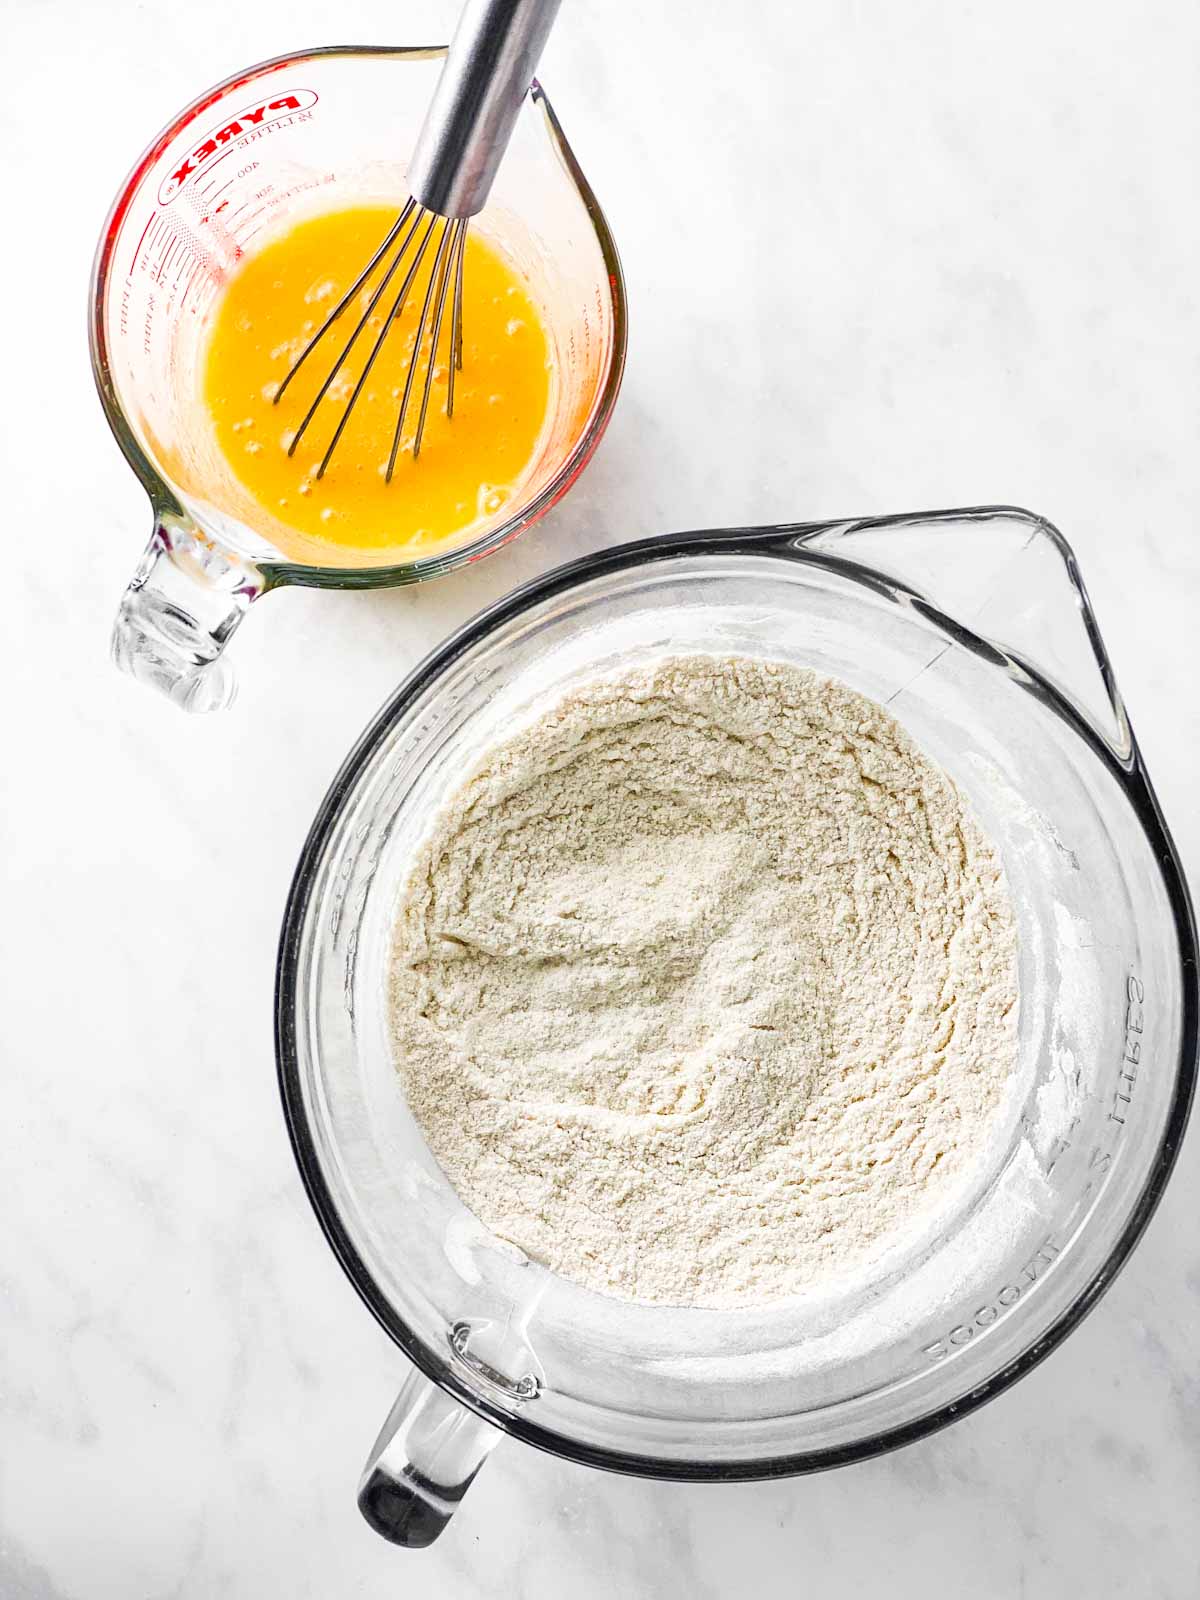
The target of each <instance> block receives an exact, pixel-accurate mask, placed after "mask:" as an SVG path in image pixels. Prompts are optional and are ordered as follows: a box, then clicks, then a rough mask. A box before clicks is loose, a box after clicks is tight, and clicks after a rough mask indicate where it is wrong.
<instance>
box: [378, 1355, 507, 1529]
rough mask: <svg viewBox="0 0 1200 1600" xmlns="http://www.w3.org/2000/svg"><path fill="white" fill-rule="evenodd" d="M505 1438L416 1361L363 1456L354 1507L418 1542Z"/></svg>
mask: <svg viewBox="0 0 1200 1600" xmlns="http://www.w3.org/2000/svg"><path fill="white" fill-rule="evenodd" d="M503 1437H504V1436H503V1434H502V1433H501V1432H500V1430H499V1428H495V1427H493V1426H492V1424H491V1423H490V1422H484V1421H483V1420H482V1419H481V1418H479V1417H477V1416H476V1415H475V1414H474V1412H472V1411H468V1410H467V1408H466V1407H465V1406H462V1405H460V1404H459V1403H458V1401H457V1400H452V1399H451V1398H450V1396H449V1395H447V1394H444V1393H443V1392H442V1390H441V1389H439V1388H437V1387H436V1385H434V1384H432V1383H430V1381H429V1379H428V1378H426V1377H425V1375H424V1374H423V1373H421V1372H418V1371H417V1369H416V1368H415V1367H414V1368H413V1370H412V1372H410V1373H409V1375H408V1377H407V1378H406V1379H405V1381H404V1385H403V1387H402V1388H401V1390H400V1393H399V1394H398V1395H397V1396H396V1403H395V1405H394V1406H393V1407H392V1409H391V1411H390V1412H389V1414H388V1419H387V1421H386V1422H385V1423H384V1425H383V1430H382V1432H381V1433H380V1435H379V1437H378V1439H376V1441H375V1445H374V1448H373V1449H372V1451H371V1454H370V1456H369V1457H368V1458H367V1465H366V1467H365V1469H364V1471H363V1475H362V1480H361V1482H360V1483H359V1486H358V1509H359V1510H360V1511H361V1512H362V1514H363V1516H364V1517H365V1518H366V1519H367V1521H368V1522H369V1523H370V1524H371V1526H372V1527H373V1528H374V1529H375V1532H376V1533H379V1534H382V1535H383V1537H384V1538H385V1539H390V1540H391V1542H392V1543H393V1544H399V1545H404V1546H406V1547H407V1548H408V1549H410V1550H421V1549H424V1547H425V1546H426V1545H430V1544H432V1543H433V1541H434V1540H435V1539H436V1538H437V1536H438V1534H439V1533H441V1531H442V1529H443V1528H444V1527H445V1526H446V1524H447V1522H449V1520H450V1518H451V1517H452V1516H453V1515H454V1513H455V1511H456V1510H457V1509H458V1503H459V1501H460V1500H461V1499H462V1497H463V1495H464V1494H466V1492H467V1490H468V1489H469V1488H470V1487H471V1482H472V1479H473V1478H474V1477H475V1474H476V1473H477V1472H478V1471H479V1469H480V1467H481V1466H482V1465H483V1463H484V1462H485V1461H486V1460H487V1458H488V1456H489V1455H490V1454H491V1452H492V1451H493V1450H494V1449H495V1447H496V1445H498V1444H499V1443H500V1440H501V1439H502V1438H503Z"/></svg>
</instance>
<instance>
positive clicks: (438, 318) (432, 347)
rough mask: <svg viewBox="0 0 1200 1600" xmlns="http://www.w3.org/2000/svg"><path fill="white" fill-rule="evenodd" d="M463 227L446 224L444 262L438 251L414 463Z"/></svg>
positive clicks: (422, 436) (452, 331)
mask: <svg viewBox="0 0 1200 1600" xmlns="http://www.w3.org/2000/svg"><path fill="white" fill-rule="evenodd" d="M465 227H466V223H465V222H452V223H450V224H448V233H449V248H448V249H447V250H446V252H445V257H446V259H445V261H444V262H442V261H441V259H440V252H439V265H440V266H441V277H440V278H439V279H438V287H437V298H436V301H435V309H434V313H433V332H432V333H431V334H430V337H429V364H428V365H427V366H426V368H425V387H424V389H423V390H422V392H421V412H420V415H419V416H418V417H417V433H416V438H415V439H414V440H413V460H414V461H417V460H419V459H420V456H421V440H422V439H423V438H424V437H425V414H426V412H427V411H428V410H429V395H430V392H431V390H432V389H433V384H434V379H435V378H436V376H437V366H436V363H437V351H438V340H439V339H440V338H441V336H442V318H443V316H444V315H445V312H446V291H447V290H448V288H449V287H450V273H451V271H452V270H453V267H454V257H455V255H456V253H457V250H458V236H459V234H460V233H461V232H462V230H463V229H464V228H465ZM453 349H454V314H453V305H452V306H451V317H450V350H451V356H453ZM448 365H449V367H450V369H451V370H453V366H454V363H453V359H451V360H450V362H449V363H448ZM450 414H451V413H450V396H449V392H447V396H446V415H447V416H449V415H450Z"/></svg>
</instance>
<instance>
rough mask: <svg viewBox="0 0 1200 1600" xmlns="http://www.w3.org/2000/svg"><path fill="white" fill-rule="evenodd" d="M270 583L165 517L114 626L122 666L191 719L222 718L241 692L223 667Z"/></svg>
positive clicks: (175, 518)
mask: <svg viewBox="0 0 1200 1600" xmlns="http://www.w3.org/2000/svg"><path fill="white" fill-rule="evenodd" d="M265 588H266V583H265V580H264V578H263V575H262V574H261V573H260V572H259V570H258V569H257V567H255V566H254V565H253V564H252V563H250V562H248V561H243V560H242V559H241V558H240V557H238V556H234V555H232V554H230V553H229V552H228V551H225V550H222V549H221V548H220V547H219V546H217V545H216V544H214V543H213V542H212V540H211V539H209V538H208V537H207V535H205V534H202V533H201V532H200V530H199V529H198V528H197V527H196V526H195V524H194V523H193V522H191V521H190V520H189V519H188V518H187V517H185V516H183V515H181V514H178V513H174V512H165V511H160V512H159V514H158V515H157V516H156V518H155V525H154V532H153V534H152V535H151V538H150V543H149V544H148V545H147V547H146V553H145V555H143V557H142V559H141V562H140V564H139V566H138V569H137V571H136V572H135V573H134V575H133V577H132V579H131V580H130V584H129V587H128V589H126V591H125V593H124V595H123V596H122V598H121V604H120V606H119V607H118V610H117V617H116V621H115V623H114V624H113V633H112V655H113V660H114V661H115V662H116V664H117V665H118V666H119V667H120V668H121V669H122V670H123V671H125V672H128V673H130V674H131V676H133V677H135V678H137V679H138V680H139V682H141V683H148V684H150V685H151V686H152V687H153V688H156V689H159V690H161V691H162V693H163V694H165V695H166V696H167V697H168V699H170V700H172V701H173V702H174V703H175V705H177V706H181V707H182V708H183V709H184V710H185V711H220V710H223V709H224V708H225V707H226V706H228V705H229V704H230V703H231V702H232V700H233V697H234V694H235V692H236V680H235V678H234V675H233V670H232V668H231V667H230V666H229V663H228V662H227V661H225V660H223V659H222V657H221V652H222V651H223V650H224V648H225V646H226V644H227V643H228V641H229V639H230V637H231V635H232V634H233V632H234V630H235V629H236V628H237V626H238V624H239V623H240V622H241V620H242V618H243V617H244V616H245V614H246V612H247V610H248V609H249V607H250V604H251V602H252V601H254V600H256V599H257V598H258V596H259V595H260V594H262V593H263V590H264V589H265Z"/></svg>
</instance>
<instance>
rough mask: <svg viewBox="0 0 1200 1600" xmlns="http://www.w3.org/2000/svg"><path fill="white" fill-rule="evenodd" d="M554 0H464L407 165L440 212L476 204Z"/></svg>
mask: <svg viewBox="0 0 1200 1600" xmlns="http://www.w3.org/2000/svg"><path fill="white" fill-rule="evenodd" d="M560 3H561V0H467V4H466V6H465V8H464V10H463V14H462V16H461V17H460V18H459V23H458V27H457V28H456V29H455V33H454V38H453V40H452V41H451V44H450V50H449V53H448V55H447V56H446V63H445V65H444V66H443V68H442V75H441V77H440V78H439V79H438V85H437V88H436V89H435V90H434V94H433V99H432V100H431V101H430V105H429V110H428V111H427V112H426V114H425V121H424V123H423V124H422V127H421V132H420V135H419V137H418V139H417V147H416V150H415V151H414V152H413V158H412V163H411V165H410V167H409V174H408V186H409V191H410V192H411V194H412V196H413V198H414V199H415V200H418V201H419V202H420V204H421V205H423V206H424V207H425V208H426V210H428V211H436V212H438V214H439V215H440V216H443V217H473V216H474V215H475V213H476V212H477V211H480V210H482V209H483V206H484V204H485V202H486V200H487V197H488V194H489V192H490V190H491V187H492V180H493V178H495V176H496V168H497V167H498V166H499V165H500V159H501V157H502V156H503V154H504V152H505V150H506V149H507V147H508V141H509V139H510V138H511V136H512V130H513V124H514V123H515V122H516V120H517V112H518V111H519V110H520V109H521V101H522V100H523V99H524V98H525V93H526V91H527V90H528V88H529V84H530V81H531V80H532V78H533V74H534V72H535V70H536V68H537V63H538V57H539V56H540V55H541V53H542V46H543V45H544V44H545V42H546V37H547V35H548V34H549V32H550V28H551V25H552V24H553V22H554V18H555V16H556V15H557V13H558V8H559V5H560Z"/></svg>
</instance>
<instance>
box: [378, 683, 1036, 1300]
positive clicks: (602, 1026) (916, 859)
mask: <svg viewBox="0 0 1200 1600" xmlns="http://www.w3.org/2000/svg"><path fill="white" fill-rule="evenodd" d="M1016 1004H1017V987H1016V963H1015V935H1014V923H1013V916H1012V911H1011V907H1010V904H1009V898H1008V893H1007V889H1006V886H1005V883H1004V879H1003V876H1002V873H1001V868H1000V864H999V861H998V859H997V856H996V854H995V852H994V850H993V849H992V847H991V845H990V844H989V842H988V841H987V839H986V838H985V837H984V836H983V834H982V833H981V831H980V829H979V827H978V825H977V824H976V822H975V820H974V818H973V817H972V816H971V814H970V812H969V811H968V809H967V806H966V802H965V801H964V799H963V797H962V795H961V794H960V793H959V792H958V790H957V789H956V788H955V786H954V784H953V783H952V782H951V780H950V779H949V778H948V777H947V776H946V774H945V773H944V772H942V771H941V769H940V768H938V767H937V766H935V765H934V764H933V763H932V762H931V761H929V760H928V759H927V758H926V757H925V756H923V755H922V754H921V752H920V751H919V750H918V749H917V748H916V746H915V745H914V744H913V742H912V740H911V739H909V737H908V736H907V735H906V734H905V733H904V732H903V730H902V729H901V728H900V726H899V724H898V723H897V722H896V721H895V720H894V719H893V718H892V717H891V716H889V714H888V713H887V712H886V711H884V710H883V709H882V707H880V706H878V705H876V704H874V703H873V702H872V701H870V700H867V699H865V698H864V697H863V696H862V695H860V694H858V693H856V692H855V691H853V690H851V689H849V688H847V687H846V686H845V685H843V684H840V683H836V682H833V681H831V680H829V679H827V678H824V677H821V676H818V675H817V674H815V673H813V672H810V671H806V670H803V669H800V668H796V667H792V666H789V665H786V664H783V663H779V662H773V661H761V660H754V659H750V658H744V657H733V658H728V657H714V656H705V655H694V656H680V657H673V658H669V659H665V660H662V661H659V662H658V663H656V664H654V665H651V666H648V667H645V668H640V669H634V670H629V671H625V672H622V673H620V674H619V675H615V676H612V677H607V678H601V679H596V680H593V681H591V682H589V683H587V684H585V685H583V686H582V687H580V688H577V689H575V690H573V691H572V692H571V693H570V694H568V695H566V696H565V697H564V698H563V699H561V700H560V701H559V702H558V703H557V704H555V705H554V706H553V707H552V708H551V709H549V710H548V711H546V712H545V714H544V715H542V716H540V717H539V718H537V719H536V720H534V721H532V722H531V723H530V725H529V726H527V727H525V728H523V729H522V730H521V731H519V732H517V733H515V734H514V735H513V736H512V737H510V738H509V739H507V740H506V741H505V742H503V743H499V744H497V745H495V746H493V747H492V748H491V749H490V750H488V751H487V752H486V753H485V755H484V757H483V760H482V762H481V764H480V765H479V766H478V767H477V768H476V770H475V771H474V772H473V773H472V774H471V775H470V776H469V777H468V778H467V779H466V781H464V782H463V784H462V786H461V787H460V788H459V789H458V791H457V792H456V793H455V794H454V795H453V796H452V798H451V799H450V800H449V802H448V803H447V804H446V805H445V806H444V808H443V809H442V810H441V812H440V813H439V815H438V816H437V817H436V819H435V820H434V823H433V826H432V829H431V832H430V834H429V836H428V838H427V840H426V842H425V844H424V846H423V847H422V849H421V850H420V854H419V859H418V861H417V863H416V865H415V868H414V870H413V871H412V873H411V876H410V878H409V880H408V882H407V884H406V886H405V888H404V891H403V894H402V898H401V904H400V907H399V912H398V919H397V926H396V933H395V943H394V950H393V961H392V969H391V977H390V1012H391V1025H392V1033H393V1043H394V1048H395V1055H396V1061H397V1065H398V1067H399V1070H400V1072H401V1075H402V1079H403V1084H404V1088H405V1092H406V1094H407V1097H408V1101H409V1104H410V1106H411V1108H412V1111H413V1113H414V1115H415V1116H416V1118H417V1120H418V1122H419V1124H420V1126H421V1129H422V1131H423V1132H424V1134H425V1136H426V1138H427V1140H428V1142H429V1145H430V1147H431V1149H432V1150H433V1153H434V1155H435V1156H436V1157H437V1160H438V1161H439V1163H440V1164H441V1166H442V1168H443V1169H444V1171H445V1172H446V1174H447V1176H448V1177H449V1179H450V1181H451V1183H452V1184H453V1185H454V1187H455V1188H456V1190H457V1191H458V1193H459V1195H460V1196H461V1198H462V1199H463V1201H464V1202H465V1204H466V1205H467V1206H468V1207H469V1208H470V1209H471V1210H472V1211H473V1212H474V1213H475V1214H476V1215H477V1216H478V1217H479V1218H480V1219H481V1220H482V1221H483V1222H484V1223H485V1224H486V1225H487V1226H488V1227H489V1228H491V1229H492V1230H493V1231H494V1232H495V1233H497V1234H499V1235H501V1236H502V1237H503V1238H505V1239H507V1240H510V1241H512V1242H513V1243H515V1244H517V1245H519V1246H520V1247H521V1249H523V1250H524V1251H526V1252H527V1253H528V1254H529V1255H530V1256H532V1257H533V1258H534V1259H536V1260H538V1261H541V1262H543V1263H544V1264H545V1265H546V1266H548V1267H550V1268H552V1269H553V1270H554V1271H556V1272H559V1273H562V1274H563V1275H564V1276H566V1277H568V1278H571V1279H574V1280H575V1281H577V1282H578V1283H581V1284H585V1285H587V1286H589V1287H591V1288H593V1289H598V1290H602V1291H606V1292H608V1293H610V1294H615V1295H618V1296H622V1297H624V1298H627V1299H633V1300H642V1301H657V1302H665V1303H670V1304H677V1305H693V1306H742V1305H756V1304H760V1303H762V1302H765V1301H769V1300H773V1299H776V1298H779V1297H781V1296H785V1295H788V1294H793V1293H796V1292H797V1291H799V1290H801V1289H804V1288H806V1287H808V1286H811V1285H813V1284H814V1283H815V1282H816V1281H817V1280H818V1279H820V1278H821V1277H822V1276H824V1275H826V1274H828V1273H830V1272H831V1271H834V1270H840V1269H841V1268H843V1267H845V1266H848V1265H856V1264H859V1263H861V1262H862V1261H863V1260H864V1259H865V1258H866V1257H867V1256H868V1255H869V1254H870V1253H872V1252H876V1251H878V1250H880V1249H882V1248H884V1247H885V1246H888V1245H891V1244H892V1243H894V1242H895V1239H896V1236H897V1233H898V1231H899V1230H902V1229H904V1228H905V1227H908V1226H911V1225H912V1224H913V1223H914V1222H915V1221H916V1220H917V1218H918V1217H919V1216H920V1215H921V1214H925V1215H926V1216H927V1215H928V1213H929V1208H930V1207H931V1206H932V1205H933V1204H934V1202H935V1201H936V1200H937V1198H938V1197H939V1195H940V1194H945V1193H946V1192H947V1191H948V1186H949V1185H951V1184H952V1183H953V1182H954V1181H955V1180H958V1179H961V1178H962V1177H963V1175H964V1173H965V1172H966V1171H967V1170H968V1168H969V1166H970V1164H971V1162H972V1160H973V1158H974V1157H976V1156H977V1155H978V1154H979V1152H980V1151H981V1149H982V1147H983V1145H984V1143H985V1141H986V1136H987V1133H988V1131H989V1123H990V1121H991V1118H992V1114H993V1112H994V1111H995V1109H996V1107H997V1105H998V1103H999V1101H1000V1099H1001V1095H1002V1092H1003V1090H1004V1088H1005V1085H1006V1082H1007V1081H1008V1079H1009V1076H1010V1074H1011V1073H1012V1071H1013V1070H1014V1066H1015V1021H1016Z"/></svg>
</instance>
